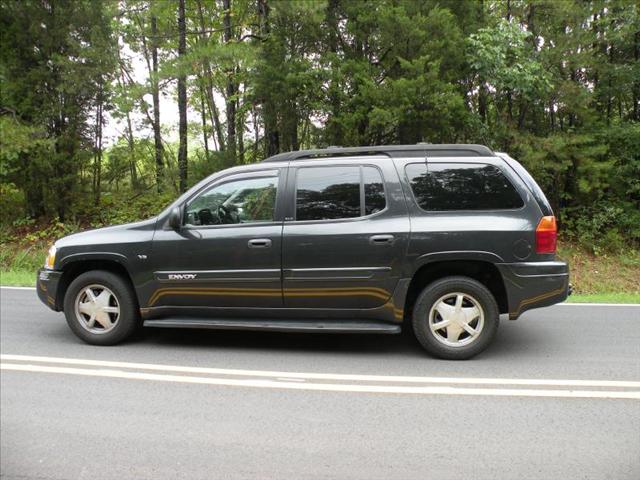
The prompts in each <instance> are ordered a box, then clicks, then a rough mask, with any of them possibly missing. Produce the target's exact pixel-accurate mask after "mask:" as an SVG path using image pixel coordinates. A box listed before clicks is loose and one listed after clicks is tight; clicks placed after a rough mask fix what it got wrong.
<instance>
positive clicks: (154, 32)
mask: <svg viewBox="0 0 640 480" xmlns="http://www.w3.org/2000/svg"><path fill="white" fill-rule="evenodd" d="M151 68H152V70H153V72H152V75H151V90H152V92H151V94H152V97H153V139H154V143H155V153H156V188H157V191H158V193H159V192H160V191H161V190H162V176H163V168H164V164H163V157H164V147H163V145H162V137H161V135H160V86H159V84H158V24H157V19H156V17H155V15H152V16H151Z"/></svg>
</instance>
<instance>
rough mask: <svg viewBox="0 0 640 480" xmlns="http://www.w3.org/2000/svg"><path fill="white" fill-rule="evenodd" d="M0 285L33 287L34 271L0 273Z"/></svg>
mask: <svg viewBox="0 0 640 480" xmlns="http://www.w3.org/2000/svg"><path fill="white" fill-rule="evenodd" d="M0 285H5V286H11V287H35V286H36V271H35V270H9V271H0Z"/></svg>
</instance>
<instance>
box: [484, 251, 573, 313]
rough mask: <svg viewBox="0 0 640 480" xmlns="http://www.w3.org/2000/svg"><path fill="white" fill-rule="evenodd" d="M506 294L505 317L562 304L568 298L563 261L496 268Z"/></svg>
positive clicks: (517, 264) (567, 281)
mask: <svg viewBox="0 0 640 480" xmlns="http://www.w3.org/2000/svg"><path fill="white" fill-rule="evenodd" d="M496 266H497V267H498V269H499V270H500V273H501V274H502V278H503V280H504V286H505V289H506V292H507V299H508V305H509V318H510V319H511V320H515V319H516V318H518V317H519V316H520V315H522V313H523V312H526V311H527V310H531V309H532V308H540V307H547V306H549V305H553V304H556V303H560V302H563V301H564V300H565V299H566V298H567V296H569V295H570V286H569V266H568V265H567V263H566V262H522V263H502V264H497V265H496Z"/></svg>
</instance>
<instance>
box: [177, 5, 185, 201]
mask: <svg viewBox="0 0 640 480" xmlns="http://www.w3.org/2000/svg"><path fill="white" fill-rule="evenodd" d="M184 2H185V0H180V1H179V3H178V58H179V59H180V60H182V59H184V56H185V55H186V50H187V37H186V24H185V23H186V22H185V11H184V10H185V5H184ZM183 69H184V67H183V66H181V67H180V74H179V75H178V116H179V125H178V136H179V137H180V147H179V149H178V169H179V171H180V192H184V191H186V190H187V77H186V75H185V74H184V70H183Z"/></svg>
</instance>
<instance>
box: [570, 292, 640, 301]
mask: <svg viewBox="0 0 640 480" xmlns="http://www.w3.org/2000/svg"><path fill="white" fill-rule="evenodd" d="M567 303H640V294H638V293H594V294H592V295H571V296H570V297H569V298H568V299H567Z"/></svg>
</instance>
